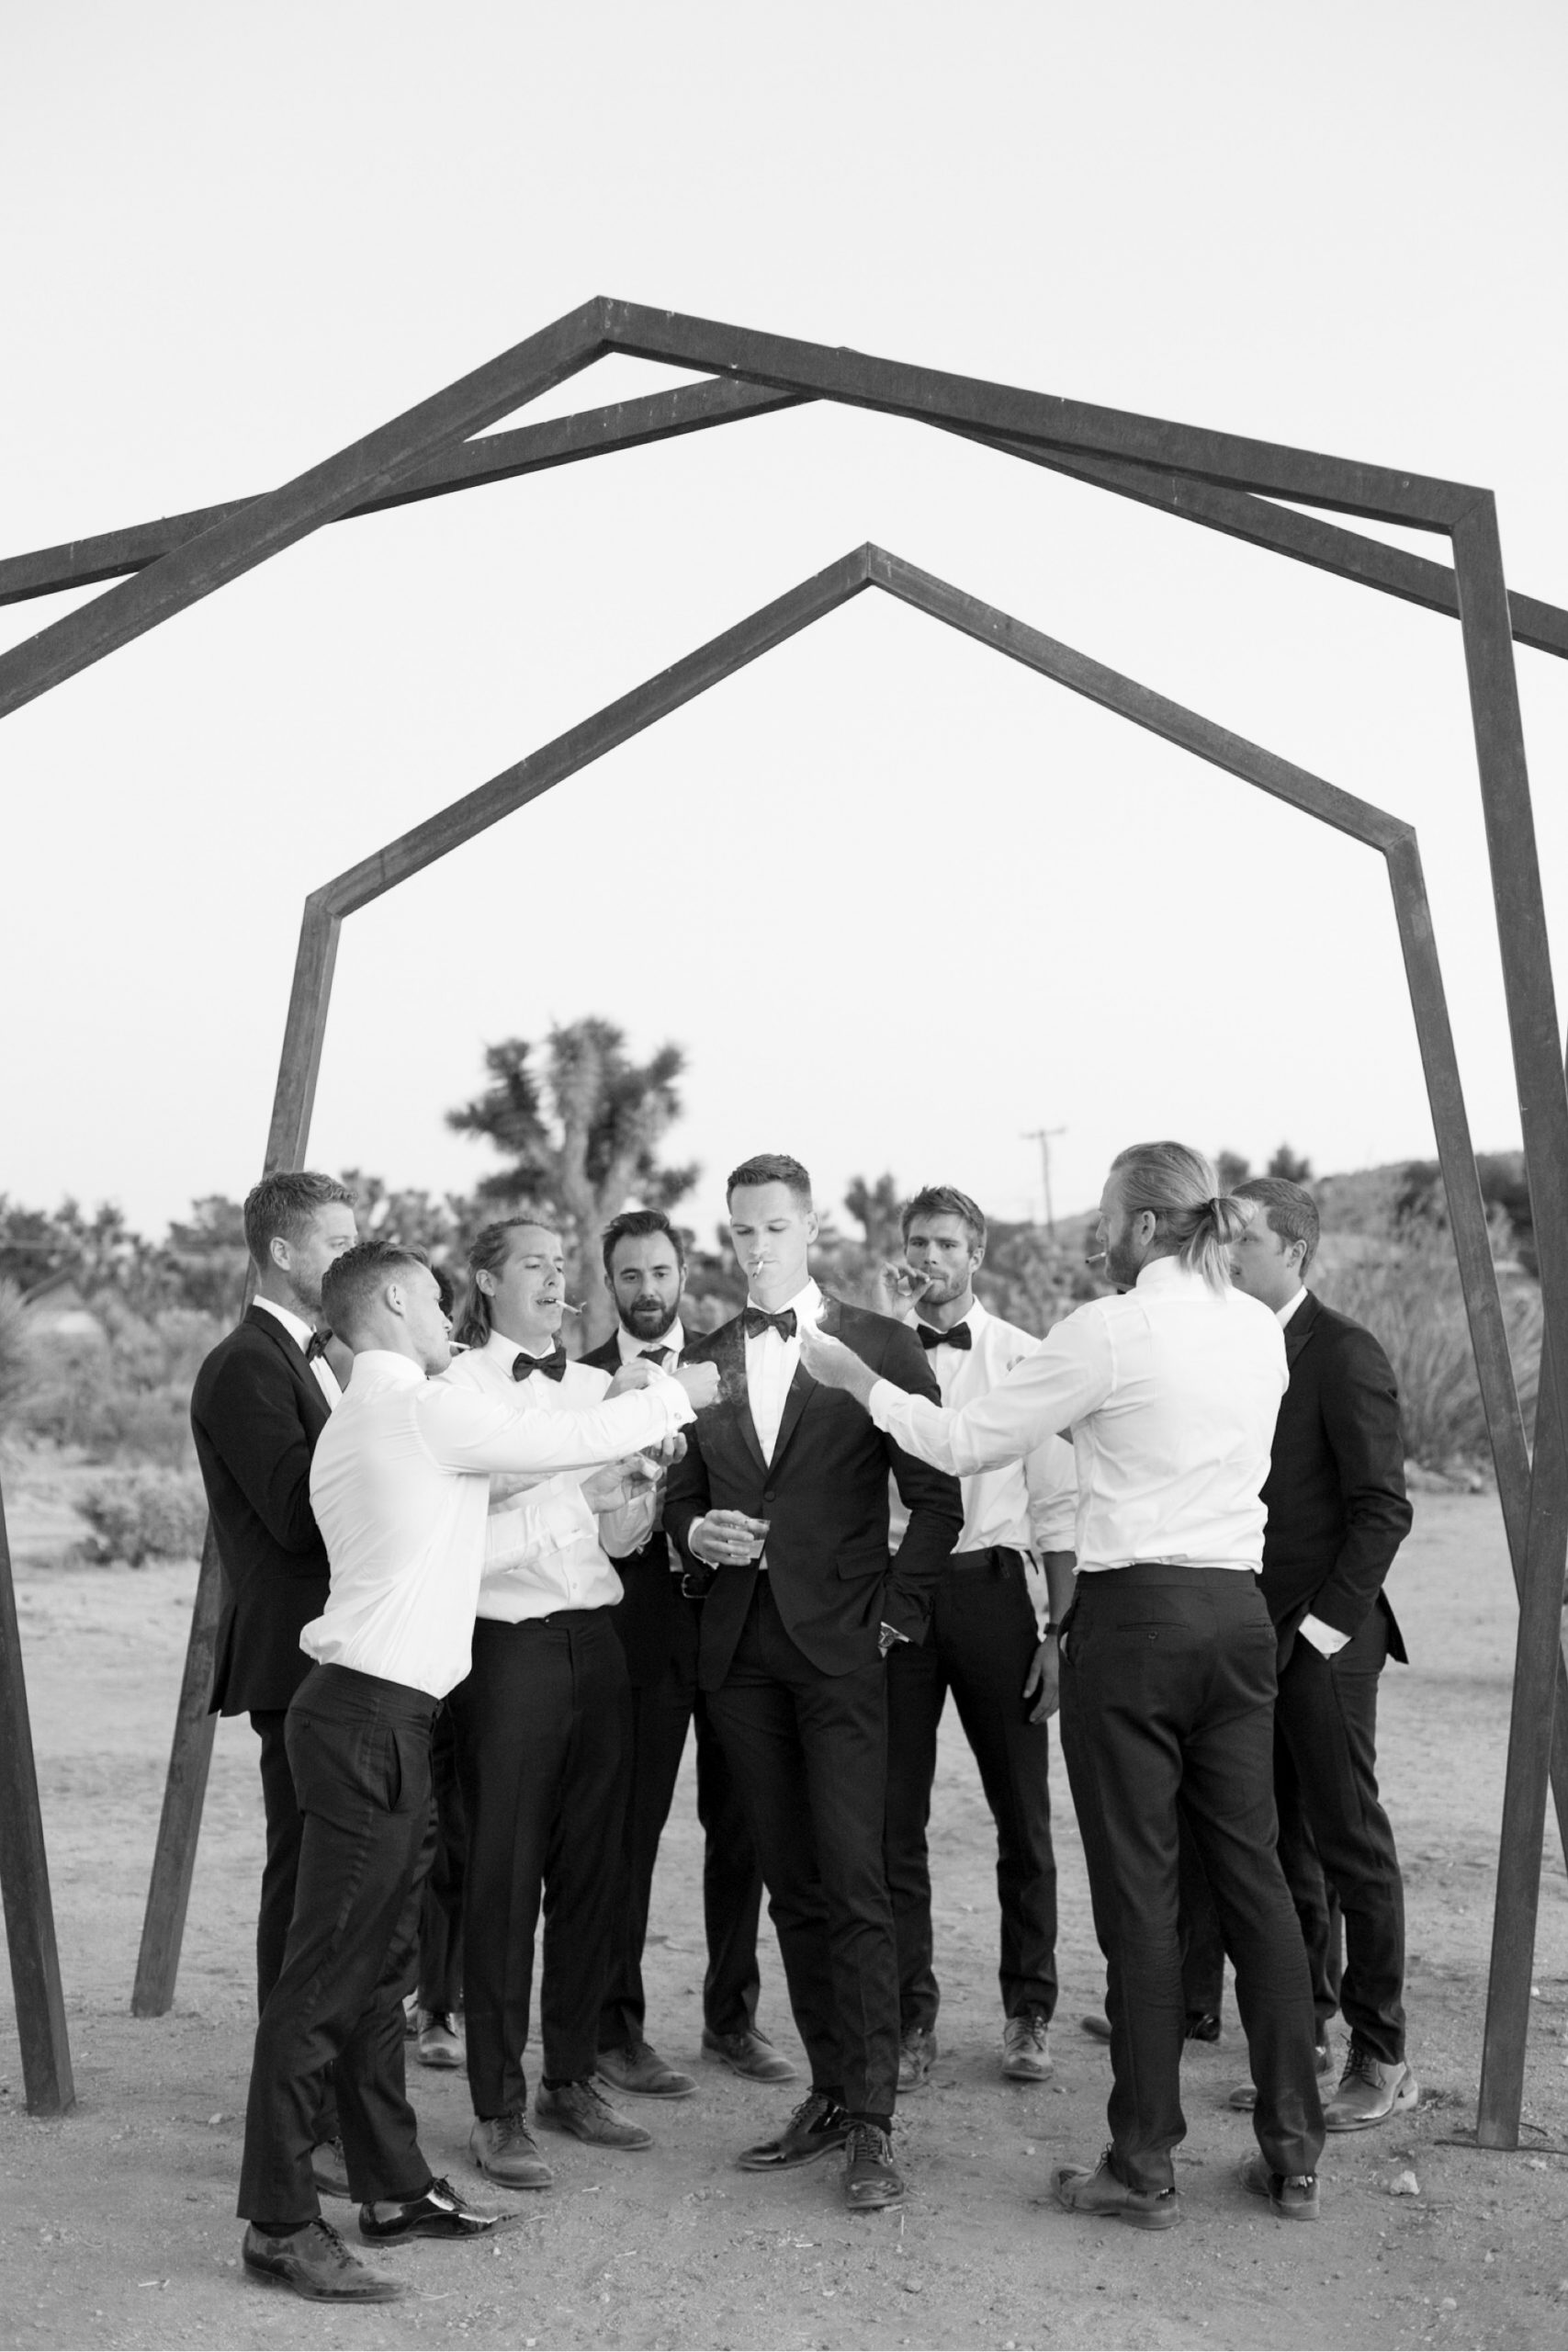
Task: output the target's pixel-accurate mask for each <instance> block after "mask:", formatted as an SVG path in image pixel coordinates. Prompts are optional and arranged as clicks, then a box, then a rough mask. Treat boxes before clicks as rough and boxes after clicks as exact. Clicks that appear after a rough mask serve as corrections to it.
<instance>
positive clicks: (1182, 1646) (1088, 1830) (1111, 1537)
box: [801, 1143, 1324, 2230]
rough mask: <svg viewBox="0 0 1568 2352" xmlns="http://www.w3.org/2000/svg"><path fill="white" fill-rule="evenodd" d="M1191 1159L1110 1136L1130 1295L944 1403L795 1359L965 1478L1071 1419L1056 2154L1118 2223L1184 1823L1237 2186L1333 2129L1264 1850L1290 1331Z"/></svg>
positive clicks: (1171, 2130) (1165, 2207) (1109, 1240)
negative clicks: (1068, 2043)
mask: <svg viewBox="0 0 1568 2352" xmlns="http://www.w3.org/2000/svg"><path fill="white" fill-rule="evenodd" d="M1245 1223H1246V1220H1245V1217H1244V1216H1243V1212H1242V1210H1241V1209H1240V1207H1239V1206H1238V1205H1237V1204H1236V1203H1235V1201H1232V1200H1228V1199H1224V1198H1222V1197H1220V1196H1219V1194H1218V1188H1217V1186H1216V1183H1215V1180H1214V1171H1213V1169H1212V1168H1211V1166H1210V1165H1209V1162H1208V1161H1207V1160H1206V1159H1204V1158H1203V1157H1202V1155H1201V1153H1200V1152H1196V1151H1192V1150H1190V1149H1189V1148H1188V1147H1187V1146H1185V1145H1183V1144H1178V1143H1151V1144H1135V1145H1134V1146H1133V1147H1132V1148H1130V1149H1128V1150H1126V1151H1123V1152H1121V1153H1119V1154H1118V1156H1117V1158H1116V1159H1115V1160H1113V1161H1112V1163H1111V1173H1110V1175H1109V1177H1108V1178H1107V1180H1106V1183H1105V1188H1104V1191H1103V1193H1101V1195H1100V1250H1101V1253H1102V1254H1103V1256H1104V1259H1105V1263H1106V1267H1107V1270H1108V1272H1109V1273H1110V1275H1111V1280H1112V1281H1113V1282H1114V1283H1117V1284H1118V1285H1119V1286H1120V1288H1121V1291H1122V1295H1121V1296H1118V1297H1114V1298H1099V1299H1094V1300H1091V1301H1090V1302H1089V1304H1088V1305H1087V1306H1080V1307H1078V1308H1077V1311H1076V1312H1075V1313H1074V1314H1072V1315H1069V1316H1068V1317H1066V1319H1065V1321H1063V1322H1060V1323H1058V1324H1057V1325H1056V1326H1055V1329H1054V1330H1053V1331H1052V1332H1051V1333H1050V1335H1049V1337H1048V1338H1046V1339H1045V1340H1043V1341H1042V1342H1041V1344H1040V1346H1039V1348H1038V1349H1037V1350H1036V1351H1035V1352H1034V1353H1033V1354H1032V1355H1028V1356H1025V1357H1024V1358H1023V1359H1022V1360H1021V1362H1020V1363H1017V1364H1015V1365H1014V1367H1013V1369H1012V1371H1011V1372H1010V1373H1009V1374H1008V1375H1007V1377H1006V1378H1005V1379H1004V1380H1002V1381H1000V1382H999V1383H998V1385H997V1386H996V1387H994V1388H993V1389H991V1390H990V1392H989V1394H988V1395H987V1396H985V1397H980V1398H978V1399H977V1400H976V1402H975V1403H973V1404H971V1405H966V1406H964V1407H962V1408H959V1409H957V1410H956V1411H955V1410H953V1409H951V1408H942V1407H941V1406H933V1405H932V1404H931V1402H930V1401H929V1400H928V1399H927V1398H926V1397H920V1396H918V1395H914V1396H911V1395H906V1394H905V1393H904V1391H903V1388H902V1386H901V1385H895V1384H894V1383H892V1382H891V1381H887V1380H878V1379H876V1378H875V1377H874V1375H873V1374H870V1373H869V1372H868V1370H867V1368H866V1366H865V1365H864V1364H863V1363H861V1362H860V1360H859V1358H858V1357H856V1356H855V1355H853V1354H852V1352H851V1351H849V1350H848V1349H847V1348H844V1347H842V1346H840V1345H838V1344H836V1343H834V1342H833V1341H831V1340H829V1339H828V1338H827V1337H826V1335H824V1334H822V1333H819V1332H818V1331H816V1330H813V1329H807V1331H806V1332H805V1333H804V1335H803V1337H802V1340H801V1360H802V1363H803V1364H804V1365H805V1367H806V1369H807V1371H808V1372H809V1373H810V1374H812V1376H813V1377H814V1378H815V1379H817V1380H818V1381H821V1382H823V1383H825V1384H829V1385H832V1386H835V1387H839V1388H842V1389H844V1390H846V1391H847V1392H848V1393H849V1395H851V1396H852V1397H856V1398H857V1399H858V1400H859V1402H860V1403H861V1404H862V1405H863V1406H864V1407H865V1408H866V1410H867V1412H868V1413H869V1414H870V1416H871V1418H872V1419H873V1421H874V1424H875V1426H876V1427H877V1428H879V1429H882V1430H886V1432H887V1433H888V1434H889V1436H891V1437H893V1438H895V1439H896V1440H897V1442H898V1443H899V1444H900V1445H901V1446H903V1447H905V1448H907V1449H908V1452H910V1453H914V1454H916V1455H918V1456H919V1458H920V1459H921V1460H923V1461H927V1462H931V1463H933V1464H940V1465H941V1466H942V1468H944V1469H947V1470H953V1471H956V1472H958V1473H960V1474H961V1475H962V1476H970V1477H972V1476H975V1475H976V1474H977V1473H978V1472H981V1471H985V1470H992V1469H997V1468H999V1467H1000V1466H1001V1465H1002V1464H1004V1463H1007V1462H1015V1461H1018V1460H1019V1459H1021V1457H1022V1456H1023V1455H1025V1454H1026V1453H1029V1452H1030V1450H1031V1449H1032V1447H1034V1446H1036V1445H1038V1444H1039V1443H1040V1442H1041V1441H1042V1439H1043V1438H1044V1437H1046V1436H1047V1435H1048V1434H1049V1433H1050V1432H1051V1431H1052V1430H1071V1431H1072V1437H1073V1447H1074V1453H1075V1455H1076V1458H1077V1481H1078V1498H1079V1499H1078V1512H1077V1563H1078V1577H1077V1590H1076V1592H1075V1595H1074V1600H1073V1606H1072V1608H1071V1610H1070V1611H1068V1614H1067V1619H1066V1625H1065V1627H1064V1629H1063V1631H1064V1634H1065V1636H1066V1638H1065V1641H1064V1643H1063V1645H1062V1651H1063V1656H1062V1746H1063V1750H1064V1753H1065V1755H1066V1761H1067V1774H1068V1779H1069V1781H1070V1782H1071V1784H1072V1792H1073V1802H1074V1805H1075V1807H1076V1809H1077V1818H1078V1827H1079V1829H1080V1831H1081V1833H1082V1837H1083V1843H1084V1860H1085V1861H1086V1863H1087V1865H1088V1869H1089V1892H1090V1894H1091V1896H1092V1898H1093V1904H1094V1924H1095V1929H1096V1932H1097V1934H1098V1936H1099V1938H1100V1948H1101V1950H1102V1951H1103V1952H1104V1954H1105V1959H1106V1967H1107V1974H1108V1978H1109V1991H1108V1996H1107V2004H1106V2006H1107V2008H1108V2011H1109V2014H1110V2018H1111V2075H1112V2086H1111V2100H1110V2108H1109V2120H1110V2124H1111V2143H1110V2145H1109V2147H1108V2148H1107V2150H1106V2152H1105V2154H1104V2155H1103V2156H1102V2157H1101V2159H1100V2164H1099V2165H1098V2166H1097V2167H1095V2168H1094V2169H1093V2170H1092V2171H1091V2170H1089V2169H1088V2168H1087V2167H1083V2166H1078V2165H1058V2166H1057V2167H1056V2169H1055V2172H1054V2174H1053V2176H1052V2188H1053V2190H1054V2192H1055V2197H1056V2200H1057V2202H1058V2203H1059V2204H1061V2205H1062V2206H1064V2207H1065V2208H1066V2210H1067V2211H1069V2212H1076V2213H1086V2214H1089V2215H1091V2216H1097V2217H1099V2216H1115V2217H1116V2218H1117V2219H1119V2220H1122V2221H1124V2222H1130V2223H1131V2224H1132V2225H1133V2226H1134V2228H1137V2229H1145V2230H1164V2229H1169V2228H1170V2227H1171V2226H1172V2225H1173V2224H1174V2223H1176V2222H1179V2221H1180V2219H1181V2204H1180V2199H1179V2196H1178V2194H1177V2189H1176V2180H1175V2172H1174V2169H1173V2165H1172V2162H1171V2151H1172V2149H1173V2148H1174V2147H1175V2146H1176V2145H1177V2144H1178V2143H1179V2141H1180V2140H1181V2139H1182V2138H1183V2137H1184V2135H1185V2132H1186V2128H1187V2127H1186V2121H1185V2119H1184V2117H1183V2115H1182V2112H1181V2048H1182V2039H1183V2032H1184V2028H1185V2023H1186V2014H1185V2004H1184V2002H1183V1999H1182V1990H1181V1962H1180V1950H1179V1933H1178V1910H1179V1849H1180V1838H1179V1826H1180V1818H1181V1816H1182V1815H1185V1817H1186V1819H1187V1822H1188V1824H1189V1826H1190V1828H1191V1831H1192V1834H1193V1836H1194V1838H1195V1839H1196V1841H1197V1845H1198V1849H1199V1852H1200V1855H1201V1859H1202V1862H1203V1867H1204V1870H1205V1871H1206V1873H1207V1875H1208V1879H1209V1883H1210V1886H1211V1887H1212V1889H1213V1895H1214V1900H1215V1903H1216V1905H1217V1906H1218V1909H1219V1913H1220V1920H1221V1925H1222V1927H1223V1928H1224V1939H1225V1944H1226V1947H1227V1949H1228V1950H1229V1951H1230V1953H1231V1956H1232V1959H1233V1960H1234V1961H1235V1972H1236V1999H1237V2004H1238V2006H1239V2007H1240V2009H1241V2015H1242V2022H1243V2024H1244V2026H1245V2027H1246V2030H1247V2043H1248V2048H1249V2051H1250V2053H1251V2058H1252V2074H1253V2080H1254V2081H1255V2083H1256V2084H1257V2086H1258V2104H1257V2107H1256V2109H1255V2110H1254V2113H1253V2126H1254V2130H1255V2131H1256V2134H1257V2138H1258V2154H1255V2155H1252V2156H1249V2157H1248V2158H1247V2160H1246V2161H1245V2163H1244V2164H1243V2165H1242V2167H1241V2181H1242V2186H1243V2187H1244V2188H1247V2190H1249V2191H1251V2192H1252V2193H1253V2194H1255V2195H1257V2196H1258V2197H1261V2198H1266V2199H1268V2200H1269V2206H1270V2208H1271V2210H1272V2211H1273V2212H1274V2213H1275V2214H1276V2215H1277V2216H1279V2218H1280V2219H1281V2220H1284V2221H1315V2220H1316V2219H1317V2216H1318V2210H1319V2208H1318V2187H1317V2170H1316V2167H1317V2159H1318V2156H1319V2154H1321V2152H1322V2148H1323V2135H1324V2119H1323V2108H1322V2103H1321V2101H1320V2098H1319V2096H1318V2085H1317V2070H1316V2060H1315V2052H1314V2040H1315V2034H1314V2016H1313V1998H1312V1981H1311V1976H1310V1973H1309V1972H1308V1968H1307V1960H1306V1952H1305V1950H1304V1947H1303V1942H1302V1936H1301V1929H1300V1928H1299V1926H1298V1925H1297V1921H1296V1914H1295V1905H1293V1903H1292V1900H1291V1894H1290V1889H1289V1888H1288V1887H1287V1885H1286V1883H1285V1879H1284V1874H1283V1872H1282V1871H1281V1870H1280V1862H1279V1857H1278V1855H1277V1853H1276V1852H1275V1815H1274V1786H1273V1761H1274V1689H1275V1671H1274V1648H1275V1642H1274V1629H1273V1626H1272V1624H1271V1623H1270V1622H1269V1611H1268V1610H1267V1608H1266V1607H1265V1606H1264V1602H1263V1598H1262V1594H1261V1591H1260V1589H1259V1577H1260V1574H1261V1569H1262V1560H1263V1529H1264V1516H1265V1514H1264V1509H1263V1504H1262V1502H1261V1500H1260V1493H1261V1489H1262V1486H1263V1482H1264V1479H1265V1478H1266V1477H1267V1476H1268V1474H1269V1447H1270V1444H1271V1442H1272V1440H1273V1435H1274V1423H1275V1418H1276V1416H1277V1414H1278V1412H1279V1409H1280V1397H1281V1396H1282V1395H1283V1393H1284V1389H1285V1384H1286V1376H1287V1375H1286V1370H1285V1346H1284V1340H1283V1338H1282V1336H1281V1334H1280V1326H1279V1323H1278V1321H1277V1319H1276V1318H1275V1317H1274V1316H1272V1315H1271V1314H1270V1313H1269V1310H1268V1308H1267V1307H1265V1306H1261V1305H1260V1304H1259V1303H1258V1300H1257V1299H1255V1298H1249V1297H1247V1295H1245V1294H1244V1293H1243V1292H1241V1291H1239V1290H1236V1289H1235V1288H1234V1287H1233V1286H1232V1283H1231V1280H1230V1268H1229V1263H1228V1258H1227V1251H1228V1250H1229V1249H1230V1248H1231V1247H1232V1246H1233V1245H1234V1244H1235V1240H1236V1239H1237V1238H1238V1236H1239V1235H1240V1234H1241V1233H1242V1231H1243V1230H1244V1228H1245Z"/></svg>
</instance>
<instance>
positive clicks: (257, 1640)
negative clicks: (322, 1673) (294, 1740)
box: [190, 1306, 331, 1715]
mask: <svg viewBox="0 0 1568 2352" xmlns="http://www.w3.org/2000/svg"><path fill="white" fill-rule="evenodd" d="M329 1409H330V1408H329V1407H328V1404H327V1400H326V1398H325V1397H323V1396H322V1394H321V1385H320V1383H319V1382H318V1381H317V1379H316V1375H315V1374H314V1373H313V1372H312V1371H311V1370H310V1365H309V1364H308V1363H306V1361H305V1354H304V1351H303V1349H301V1348H299V1347H297V1346H296V1345H295V1343H294V1341H293V1340H292V1339H290V1337H289V1335H288V1332H287V1331H286V1330H285V1329H284V1328H283V1326H282V1324H281V1323H280V1322H279V1321H278V1320H277V1317H276V1316H275V1315H269V1314H268V1313H267V1311H266V1309H265V1306H250V1307H247V1309H246V1310H245V1319H244V1321H243V1323H241V1324H239V1325H238V1326H237V1327H236V1329H234V1330H232V1331H231V1332H230V1333H229V1335H228V1337H227V1338H226V1339H222V1340H219V1342H218V1345H217V1346H216V1347H215V1348H214V1349H213V1351H212V1353H211V1354H210V1355H209V1357H208V1359H207V1362H206V1363H204V1364H203V1365H202V1367H201V1370H200V1371H199V1372H198V1373H197V1375H196V1386H195V1388H194V1389H193V1390H192V1392H191V1400H190V1420H191V1428H192V1430H194V1431H195V1433H196V1454H197V1461H198V1462H199V1463H200V1464H201V1476H202V1482H203V1484H204V1485H205V1487H206V1488H207V1507H208V1509H209V1511H210V1512H211V1513H212V1528H213V1532H214V1534H215V1535H216V1537H217V1539H218V1556H219V1558H220V1561H221V1562H222V1564H223V1611H222V1615H221V1616H220V1619H219V1623H218V1653H217V1657H216V1660H215V1662H214V1666H213V1674H212V1696H211V1698H210V1700H209V1702H208V1704H209V1708H210V1709H211V1710H212V1711H213V1712H214V1713H221V1714H225V1715H241V1714H246V1713H250V1712H251V1710H252V1709H256V1710H260V1711H265V1710H268V1709H274V1708H280V1707H287V1706H288V1702H289V1701H290V1699H292V1697H293V1696H294V1693H295V1691H296V1690H297V1689H298V1687H299V1683H300V1682H302V1681H303V1679H304V1678H305V1676H306V1674H307V1673H308V1672H309V1670H310V1659H309V1658H308V1657H306V1656H305V1653H304V1651H303V1650H302V1649H301V1648H300V1646H299V1634H300V1629H301V1628H302V1627H303V1626H305V1625H308V1624H309V1623H310V1620H311V1618H312V1617H319V1616H320V1615H321V1611H322V1610H323V1609H324V1608H325V1607H326V1603H327V1587H328V1584H329V1582H330V1581H331V1578H330V1574H329V1571H328V1567H327V1553H326V1546H325V1544H323V1543H322V1542H321V1535H320V1533H319V1532H318V1531H317V1527H316V1521H315V1515H314V1513H313V1512H312V1511H311V1509H310V1457H311V1455H312V1454H313V1453H314V1452H315V1450H316V1440H317V1439H318V1438H319V1437H320V1435H321V1431H322V1430H323V1429H324V1428H325V1427H326V1424H327V1419H328V1414H329Z"/></svg>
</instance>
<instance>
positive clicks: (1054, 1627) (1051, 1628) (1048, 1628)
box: [1040, 1617, 1062, 1642]
mask: <svg viewBox="0 0 1568 2352" xmlns="http://www.w3.org/2000/svg"><path fill="white" fill-rule="evenodd" d="M1052 1634H1055V1636H1056V1638H1057V1640H1058V1641H1060V1639H1061V1637H1062V1628H1061V1626H1060V1625H1059V1623H1057V1621H1056V1619H1055V1617H1053V1618H1052V1620H1051V1622H1050V1623H1049V1624H1048V1625H1044V1626H1043V1627H1042V1628H1041V1633H1040V1638H1041V1640H1042V1641H1043V1642H1048V1641H1049V1640H1050V1638H1051V1636H1052Z"/></svg>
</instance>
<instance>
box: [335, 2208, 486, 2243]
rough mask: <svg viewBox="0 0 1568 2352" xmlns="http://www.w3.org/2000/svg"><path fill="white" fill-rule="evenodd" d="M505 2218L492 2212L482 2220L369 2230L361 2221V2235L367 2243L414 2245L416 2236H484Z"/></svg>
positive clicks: (424, 2223)
mask: <svg viewBox="0 0 1568 2352" xmlns="http://www.w3.org/2000/svg"><path fill="white" fill-rule="evenodd" d="M505 2218H506V2217H505V2215H504V2214H503V2213H491V2214H489V2215H488V2216H487V2217H486V2218H485V2220H484V2221H482V2222H434V2221H431V2222H412V2224H411V2225H410V2227H409V2228H408V2229H406V2230H367V2228H366V2226H365V2224H364V2222H360V2224H359V2235H360V2239H361V2242H362V2243H363V2244H364V2245H412V2243H413V2241H414V2239H415V2238H436V2239H440V2238H449V2239H457V2238H482V2237H487V2236H488V2235H489V2233H490V2232H491V2230H498V2229H500V2227H501V2224H502V2222H503V2221H504V2220H505Z"/></svg>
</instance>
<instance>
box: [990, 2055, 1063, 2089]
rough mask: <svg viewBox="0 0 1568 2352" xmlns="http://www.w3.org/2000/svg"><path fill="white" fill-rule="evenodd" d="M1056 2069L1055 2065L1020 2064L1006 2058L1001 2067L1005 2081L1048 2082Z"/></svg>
mask: <svg viewBox="0 0 1568 2352" xmlns="http://www.w3.org/2000/svg"><path fill="white" fill-rule="evenodd" d="M1055 2071H1056V2069H1055V2066H1020V2065H1018V2064H1015V2063H1010V2062H1009V2061H1008V2060H1007V2059H1006V2058H1004V2059H1003V2060H1002V2063H1001V2068H1000V2073H1001V2078H1002V2080H1003V2082H1004V2083H1048V2082H1049V2081H1050V2079H1051V2077H1052V2075H1054V2074H1055Z"/></svg>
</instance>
